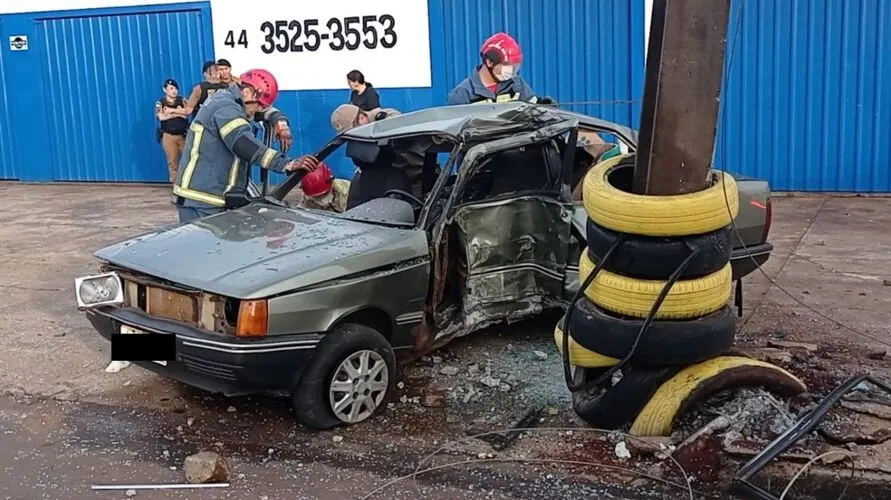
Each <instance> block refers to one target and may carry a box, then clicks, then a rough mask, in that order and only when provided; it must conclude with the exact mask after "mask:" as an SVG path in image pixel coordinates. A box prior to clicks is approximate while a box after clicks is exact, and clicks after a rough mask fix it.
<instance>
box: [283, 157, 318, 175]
mask: <svg viewBox="0 0 891 500" xmlns="http://www.w3.org/2000/svg"><path fill="white" fill-rule="evenodd" d="M318 166H319V159H318V158H316V157H315V156H313V155H303V156H301V157H300V158H298V159H296V160H291V162H290V163H288V164H287V165H285V172H288V173H292V172H296V171H298V170H303V171H306V172H312V171H313V170H315V169H316V167H318Z"/></svg>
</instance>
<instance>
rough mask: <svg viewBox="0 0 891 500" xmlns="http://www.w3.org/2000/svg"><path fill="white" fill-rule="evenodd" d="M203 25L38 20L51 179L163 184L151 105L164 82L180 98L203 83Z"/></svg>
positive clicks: (195, 14)
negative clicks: (175, 85)
mask: <svg viewBox="0 0 891 500" xmlns="http://www.w3.org/2000/svg"><path fill="white" fill-rule="evenodd" d="M172 8H175V7H172ZM205 23H206V24H209V23H210V20H209V19H206V18H203V16H202V11H201V10H200V9H194V10H178V11H166V12H157V11H155V12H141V13H121V14H109V15H98V16H97V15H93V16H83V17H63V18H54V19H43V20H39V21H38V22H37V34H38V39H39V40H40V44H39V46H40V47H41V50H42V54H41V63H42V71H43V88H44V99H45V103H46V114H47V131H46V133H47V134H48V135H49V137H48V139H49V141H48V143H49V148H50V150H51V151H50V158H51V160H52V163H53V169H54V172H53V173H54V179H55V180H57V181H119V182H121V181H122V182H165V181H167V167H166V160H165V157H164V154H163V151H162V150H161V146H160V144H158V142H157V140H156V136H155V130H156V128H157V120H156V119H155V117H154V104H155V101H157V100H158V99H159V98H160V97H161V95H162V90H161V84H162V83H163V81H164V79H166V78H174V79H176V80H177V81H178V82H179V84H180V92H181V94H188V93H189V91H190V89H191V87H192V85H194V84H195V83H197V81H198V80H199V79H200V74H201V64H202V61H203V60H204V59H205V58H206V57H207V56H208V52H207V51H206V49H205V40H206V39H205V30H204V25H205ZM184 97H187V96H186V95H184Z"/></svg>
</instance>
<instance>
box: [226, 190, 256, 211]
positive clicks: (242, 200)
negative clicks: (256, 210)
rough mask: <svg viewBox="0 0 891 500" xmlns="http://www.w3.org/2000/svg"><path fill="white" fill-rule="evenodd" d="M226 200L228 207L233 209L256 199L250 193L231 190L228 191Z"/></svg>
mask: <svg viewBox="0 0 891 500" xmlns="http://www.w3.org/2000/svg"><path fill="white" fill-rule="evenodd" d="M225 200H226V209H227V210H233V209H236V208H241V207H243V206H246V205H249V204H250V203H251V202H252V201H254V198H251V197H250V195H248V194H247V193H246V192H244V191H230V192H228V193H226V196H225Z"/></svg>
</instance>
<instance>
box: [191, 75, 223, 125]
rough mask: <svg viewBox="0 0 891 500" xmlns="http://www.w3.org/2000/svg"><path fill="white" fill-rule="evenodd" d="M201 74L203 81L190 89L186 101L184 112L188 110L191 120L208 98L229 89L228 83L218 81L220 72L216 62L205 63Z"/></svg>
mask: <svg viewBox="0 0 891 500" xmlns="http://www.w3.org/2000/svg"><path fill="white" fill-rule="evenodd" d="M201 72H202V73H204V80H203V81H202V82H200V83H198V85H195V86H194V87H192V93H191V94H189V99H188V101H186V110H188V112H189V115H190V116H191V117H192V119H194V118H195V116H197V115H198V110H199V109H201V106H202V105H204V101H206V100H207V98H208V97H210V96H211V95H213V94H214V93H216V92H218V91H220V90H223V89H227V88H229V84H228V83H223V82H221V81H220V70H219V68H218V67H217V63H216V62H214V61H207V62H205V63H204V66H203V67H202V68H201Z"/></svg>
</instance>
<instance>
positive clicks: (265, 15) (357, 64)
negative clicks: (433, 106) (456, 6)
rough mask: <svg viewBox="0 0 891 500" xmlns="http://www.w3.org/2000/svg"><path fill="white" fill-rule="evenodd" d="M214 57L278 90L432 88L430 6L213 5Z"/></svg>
mask: <svg viewBox="0 0 891 500" xmlns="http://www.w3.org/2000/svg"><path fill="white" fill-rule="evenodd" d="M211 13H212V16H213V36H214V52H215V53H216V56H217V57H218V58H224V59H228V60H229V62H230V63H232V72H233V73H235V74H238V73H240V72H243V71H246V70H248V69H251V68H262V69H266V70H268V71H270V72H272V74H273V75H275V77H276V79H277V80H278V84H279V88H280V89H281V90H324V89H346V88H347V80H346V74H347V73H348V72H349V71H351V70H354V69H357V70H359V71H361V72H362V73H363V74H364V75H365V78H366V79H367V81H369V82H371V83H372V84H373V85H374V86H375V87H378V88H386V87H389V88H393V87H430V86H431V68H430V30H429V21H428V16H427V0H336V1H325V0H317V1H301V2H283V1H282V0H248V1H247V2H222V1H214V2H211Z"/></svg>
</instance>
